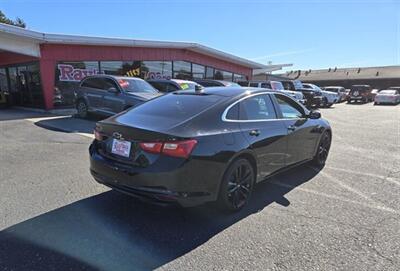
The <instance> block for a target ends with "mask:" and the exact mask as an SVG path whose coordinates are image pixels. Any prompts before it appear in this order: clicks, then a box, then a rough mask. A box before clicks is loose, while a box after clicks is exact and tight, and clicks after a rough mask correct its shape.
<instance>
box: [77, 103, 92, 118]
mask: <svg viewBox="0 0 400 271" xmlns="http://www.w3.org/2000/svg"><path fill="white" fill-rule="evenodd" d="M76 110H77V111H78V117H80V118H82V119H85V118H87V117H88V115H89V112H88V106H87V104H86V102H85V101H84V100H78V102H77V103H76Z"/></svg>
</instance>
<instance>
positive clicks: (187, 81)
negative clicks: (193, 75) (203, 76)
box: [171, 78, 197, 84]
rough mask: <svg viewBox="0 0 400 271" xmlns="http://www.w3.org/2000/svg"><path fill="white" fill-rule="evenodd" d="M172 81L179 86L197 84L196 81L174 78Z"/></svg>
mask: <svg viewBox="0 0 400 271" xmlns="http://www.w3.org/2000/svg"><path fill="white" fill-rule="evenodd" d="M171 81H174V82H176V83H178V84H182V83H187V84H190V83H192V84H197V83H196V82H194V81H190V80H183V79H175V78H172V79H171Z"/></svg>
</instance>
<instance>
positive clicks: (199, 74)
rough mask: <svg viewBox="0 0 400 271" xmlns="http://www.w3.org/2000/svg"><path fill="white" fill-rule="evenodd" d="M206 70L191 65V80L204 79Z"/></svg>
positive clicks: (200, 66) (199, 66)
mask: <svg viewBox="0 0 400 271" xmlns="http://www.w3.org/2000/svg"><path fill="white" fill-rule="evenodd" d="M205 73H206V68H205V67H204V66H202V65H199V64H192V74H193V78H198V79H203V78H205Z"/></svg>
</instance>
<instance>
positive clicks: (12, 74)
mask: <svg viewBox="0 0 400 271" xmlns="http://www.w3.org/2000/svg"><path fill="white" fill-rule="evenodd" d="M8 74H9V78H10V92H15V91H17V68H16V67H12V68H8Z"/></svg>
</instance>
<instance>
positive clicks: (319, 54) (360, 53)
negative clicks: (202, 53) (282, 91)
mask: <svg viewBox="0 0 400 271" xmlns="http://www.w3.org/2000/svg"><path fill="white" fill-rule="evenodd" d="M399 3H400V1H397V0H390V1H385V0H381V1H379V0H375V1H368V0H364V1H356V0H350V1H345V0H327V1H322V0H320V1H317V0H314V1H310V0H308V1H305V0H300V1H294V0H291V1H290V0H286V1H285V0H281V1H260V0H247V1H246V0H232V1H227V0H220V1H218V0H214V1H212V0H203V1H200V0H193V1H189V0H186V1H184V0H170V1H161V0H158V1H155V0H147V1H145V0H141V1H134V0H132V1H127V0H125V1H121V0H115V1H106V0H100V1H89V0H79V1H77V0H69V1H63V0H56V1H50V0H36V1H33V0H32V1H29V0H10V1H5V0H0V10H2V11H3V12H4V13H5V14H6V16H8V17H10V18H12V19H14V18H15V17H20V18H22V19H23V20H24V21H25V22H26V24H27V28H29V29H32V30H38V31H42V32H50V33H62V34H81V35H93V36H106V37H126V38H133V39H151V40H171V41H191V42H198V43H201V44H204V45H207V46H211V47H214V48H217V49H221V50H223V51H226V52H230V53H233V54H235V55H238V56H242V57H245V58H249V59H252V60H255V61H257V62H261V63H268V62H269V61H272V63H275V64H277V63H293V64H294V67H293V68H290V69H309V68H311V69H316V68H328V67H335V66H337V67H358V66H377V65H400V4H399Z"/></svg>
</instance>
